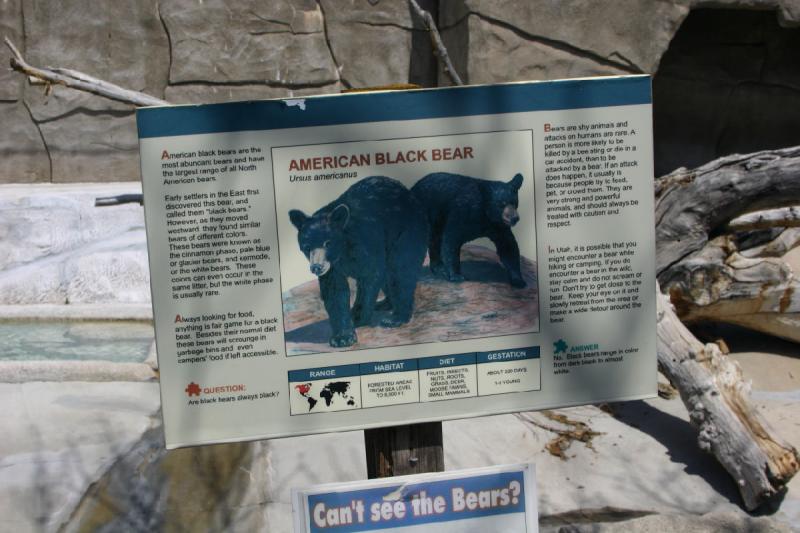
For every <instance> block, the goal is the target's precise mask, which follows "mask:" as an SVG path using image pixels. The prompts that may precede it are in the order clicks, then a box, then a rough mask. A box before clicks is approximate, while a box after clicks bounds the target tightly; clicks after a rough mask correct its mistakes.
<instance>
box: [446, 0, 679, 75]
mask: <svg viewBox="0 0 800 533" xmlns="http://www.w3.org/2000/svg"><path fill="white" fill-rule="evenodd" d="M620 13H624V14H625V15H624V16H620ZM687 13H688V7H687V6H686V5H685V3H684V2H655V3H654V2H641V1H639V0H622V1H620V2H615V3H614V5H613V9H612V8H611V6H610V5H609V3H607V2H596V1H592V0H576V1H572V2H514V1H512V0H501V1H492V0H464V1H458V2H447V3H444V4H442V10H441V13H440V26H441V27H442V28H443V29H447V32H446V33H447V41H448V44H449V43H451V42H452V43H453V44H454V46H453V47H452V49H451V53H454V54H455V55H456V56H460V57H464V56H466V57H467V60H466V62H464V60H463V59H462V60H461V61H462V63H463V64H464V66H466V73H467V77H468V79H469V80H470V83H473V82H474V81H475V80H473V77H475V76H479V77H481V78H486V77H487V76H486V75H485V74H483V71H484V69H485V67H486V59H485V58H487V57H493V58H495V59H496V60H497V61H500V62H502V63H505V65H506V66H507V67H508V70H507V75H506V77H504V78H502V79H495V80H493V81H509V80H522V79H526V78H525V76H521V75H520V73H519V67H523V68H526V69H528V71H529V72H530V73H531V74H536V73H537V72H538V73H539V76H538V77H536V78H534V79H545V78H548V79H552V78H557V77H563V75H564V74H566V75H569V76H577V75H595V74H599V73H606V74H610V73H619V74H623V73H630V72H654V71H655V70H656V68H657V66H658V61H659V58H660V57H661V55H662V54H663V53H664V51H665V50H666V49H667V46H668V45H669V41H670V39H671V38H672V35H673V34H674V33H675V31H676V30H677V28H678V26H679V25H680V22H681V21H682V20H683V18H684V17H685V16H686V14H687ZM465 45H466V50H465ZM532 45H538V47H539V49H540V50H541V51H540V52H539V53H538V54H537V53H534V55H533V56H527V57H528V59H527V60H524V59H523V55H524V54H523V53H522V52H521V51H520V52H519V53H516V52H517V51H518V50H524V49H533V50H535V49H536V48H534V47H533V46H532ZM476 51H478V52H479V54H478V57H475V58H474V59H473V55H474V53H475V52H476ZM509 53H511V54H512V56H514V55H516V57H515V58H514V60H511V59H509V58H508V54H509ZM515 53H516V54H515ZM481 58H484V59H483V60H481ZM553 59H554V60H555V61H553ZM570 61H572V62H575V64H574V65H573V66H572V67H571V68H570V69H569V70H566V71H565V66H564V62H570ZM553 63H555V64H553ZM537 65H538V69H536V67H537ZM495 71H496V72H501V69H500V68H496V69H495Z"/></svg>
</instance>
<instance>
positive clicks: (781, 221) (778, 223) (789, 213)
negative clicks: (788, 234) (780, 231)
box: [728, 206, 800, 231]
mask: <svg viewBox="0 0 800 533" xmlns="http://www.w3.org/2000/svg"><path fill="white" fill-rule="evenodd" d="M797 227H800V207H794V206H792V207H783V208H781V209H768V210H766V211H756V212H755V213H748V214H746V215H742V216H740V217H736V218H734V219H733V220H731V221H730V223H729V224H728V228H730V229H731V231H749V230H754V229H768V228H797Z"/></svg>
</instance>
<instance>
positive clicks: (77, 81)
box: [4, 37, 169, 107]
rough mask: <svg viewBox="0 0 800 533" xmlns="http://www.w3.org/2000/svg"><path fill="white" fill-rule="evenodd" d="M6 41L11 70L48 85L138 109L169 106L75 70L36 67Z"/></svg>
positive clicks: (8, 40)
mask: <svg viewBox="0 0 800 533" xmlns="http://www.w3.org/2000/svg"><path fill="white" fill-rule="evenodd" d="M4 41H5V43H6V46H8V48H9V50H11V54H12V56H11V68H13V69H14V70H16V71H17V72H21V73H22V74H25V75H26V76H31V77H34V78H36V79H39V80H42V81H44V82H45V83H48V84H58V85H64V86H65V87H69V88H71V89H77V90H79V91H84V92H88V93H92V94H94V95H97V96H103V97H105V98H109V99H111V100H116V101H117V102H122V103H125V104H131V105H134V106H137V107H143V106H157V105H169V102H167V101H165V100H161V99H160V98H156V97H154V96H150V95H149V94H145V93H141V92H138V91H131V90H129V89H123V88H122V87H120V86H119V85H114V84H113V83H109V82H107V81H103V80H100V79H98V78H95V77H93V76H89V75H88V74H84V73H82V72H78V71H75V70H70V69H64V68H49V67H45V68H40V67H34V66H32V65H29V64H28V62H27V61H25V58H23V57H22V54H21V53H20V52H19V50H17V47H16V46H14V43H12V42H11V40H10V39H9V38H8V37H6V38H5V39H4Z"/></svg>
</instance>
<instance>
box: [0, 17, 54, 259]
mask: <svg viewBox="0 0 800 533" xmlns="http://www.w3.org/2000/svg"><path fill="white" fill-rule="evenodd" d="M0 5H2V4H0ZM2 86H3V85H2V81H0V87H2ZM0 124H2V133H0V154H2V156H0V183H1V182H2V181H3V177H8V176H13V177H14V179H15V181H17V182H21V183H31V182H36V181H50V159H49V156H48V154H47V149H46V148H45V145H44V142H43V141H42V136H41V134H40V132H39V130H38V129H37V127H36V124H34V123H33V121H32V120H31V117H30V114H29V113H28V109H27V108H26V107H25V104H24V103H23V102H0ZM0 246H2V245H0ZM0 261H2V259H0Z"/></svg>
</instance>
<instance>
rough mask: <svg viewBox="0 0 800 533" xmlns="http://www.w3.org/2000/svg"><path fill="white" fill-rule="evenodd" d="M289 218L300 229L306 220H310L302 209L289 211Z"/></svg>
mask: <svg viewBox="0 0 800 533" xmlns="http://www.w3.org/2000/svg"><path fill="white" fill-rule="evenodd" d="M289 219H290V220H291V221H292V224H294V227H295V228H297V229H298V230H299V229H300V228H302V227H303V224H304V223H305V221H306V220H308V217H307V216H306V214H305V213H303V212H302V211H300V210H298V209H292V210H291V211H289Z"/></svg>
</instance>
